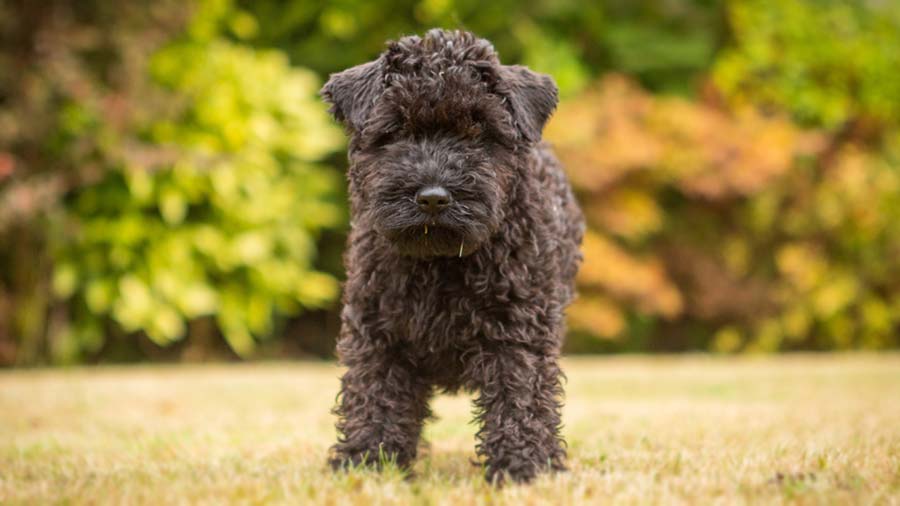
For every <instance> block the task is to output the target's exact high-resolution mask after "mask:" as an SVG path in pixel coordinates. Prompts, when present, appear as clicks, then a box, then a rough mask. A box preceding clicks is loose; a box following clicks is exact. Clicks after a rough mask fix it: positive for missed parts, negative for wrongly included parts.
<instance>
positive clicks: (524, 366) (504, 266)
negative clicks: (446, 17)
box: [322, 29, 584, 481]
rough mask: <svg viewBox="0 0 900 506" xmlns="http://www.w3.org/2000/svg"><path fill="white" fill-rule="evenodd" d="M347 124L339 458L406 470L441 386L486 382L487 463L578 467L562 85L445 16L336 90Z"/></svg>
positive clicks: (512, 470) (482, 402) (578, 218)
mask: <svg viewBox="0 0 900 506" xmlns="http://www.w3.org/2000/svg"><path fill="white" fill-rule="evenodd" d="M322 96H323V97H324V98H325V100H326V101H328V102H330V103H331V105H332V107H331V112H332V114H334V116H335V118H336V119H337V120H338V121H340V122H342V123H343V124H344V126H345V127H346V129H347V131H348V133H349V135H350V146H349V159H350V169H349V174H348V178H349V187H350V190H349V193H350V207H351V214H352V219H351V231H350V238H349V245H348V251H347V253H346V256H345V263H346V267H347V282H346V285H345V287H344V295H343V303H344V308H343V312H342V315H341V316H342V329H341V333H340V337H339V339H338V345H337V351H338V356H339V358H340V360H341V362H342V364H343V365H345V366H346V367H347V372H346V373H345V374H344V376H343V378H342V379H341V391H340V395H339V398H338V405H337V407H336V408H335V413H336V414H337V416H338V417H339V420H338V422H337V428H338V431H339V432H340V437H339V439H338V442H337V444H336V445H335V446H334V447H333V448H332V454H331V458H330V462H331V464H332V466H333V467H335V468H341V467H344V466H346V465H350V464H352V465H358V464H371V465H374V466H379V465H380V464H381V463H382V462H383V461H384V459H390V460H392V461H395V462H396V463H397V464H398V465H399V466H401V467H408V466H409V465H410V464H411V463H412V461H413V460H414V459H415V456H416V449H417V443H418V441H419V437H420V434H421V431H422V425H423V423H424V421H425V420H426V419H427V418H428V417H429V416H430V411H429V408H428V402H429V398H430V397H431V396H432V394H433V393H434V392H435V391H436V390H440V391H448V392H453V391H457V390H459V389H464V390H467V391H474V392H477V395H478V397H477V400H476V401H475V413H476V416H477V417H478V420H479V422H480V424H481V428H480V430H479V431H478V435H477V437H478V444H477V446H476V451H477V453H478V455H479V456H480V457H481V458H482V461H483V464H484V466H485V470H486V477H487V479H488V480H490V481H500V480H503V479H504V478H505V477H509V478H511V479H513V480H515V481H529V480H530V479H532V478H534V477H535V476H536V475H537V474H538V473H539V472H541V471H546V470H558V469H563V468H564V460H565V449H564V446H565V442H564V441H563V439H562V437H561V436H560V432H559V431H560V409H561V403H562V395H563V391H562V386H561V383H560V381H561V376H562V373H561V371H560V369H559V366H558V364H557V361H558V357H559V350H560V346H561V343H562V338H563V331H564V316H563V311H564V308H565V307H566V305H567V304H568V303H569V301H570V300H571V299H572V297H573V295H574V278H575V273H576V271H577V269H578V265H579V263H580V260H581V255H580V253H579V250H578V248H579V244H580V242H581V238H582V234H583V230H584V224H583V219H582V215H581V212H580V211H579V209H578V206H577V204H576V202H575V200H574V198H573V196H572V191H571V188H570V186H569V183H568V181H567V179H566V177H565V175H564V174H563V171H562V169H561V168H560V166H559V163H558V162H557V160H556V159H555V158H554V156H553V154H552V153H551V151H550V148H549V147H548V146H547V145H546V144H544V143H542V141H541V131H542V129H543V127H544V123H545V122H546V121H547V119H548V117H549V116H550V114H551V113H552V112H553V110H554V109H555V107H556V103H557V90H556V86H555V85H554V83H553V81H552V80H551V79H550V78H549V77H548V76H546V75H542V74H537V73H535V72H532V71H530V70H528V69H527V68H524V67H520V66H507V65H502V64H501V63H500V61H499V60H498V58H497V54H496V52H495V51H494V48H493V47H492V46H491V44H490V42H488V41H486V40H484V39H479V38H477V37H475V36H474V35H472V34H470V33H466V32H460V31H444V30H437V29H435V30H431V31H429V32H428V33H427V34H426V35H425V36H424V37H418V36H410V37H404V38H402V39H400V40H399V41H397V42H392V43H390V44H389V45H388V48H387V50H386V51H385V52H384V53H383V54H382V55H381V56H379V57H378V58H377V59H376V60H374V61H372V62H369V63H365V64H362V65H359V66H356V67H353V68H351V69H348V70H345V71H343V72H340V73H337V74H334V75H332V76H331V78H330V80H329V81H328V83H327V84H326V85H325V87H324V88H323V89H322Z"/></svg>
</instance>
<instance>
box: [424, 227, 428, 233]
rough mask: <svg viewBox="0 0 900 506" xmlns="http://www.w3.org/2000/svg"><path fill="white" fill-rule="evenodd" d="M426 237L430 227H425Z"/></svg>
mask: <svg viewBox="0 0 900 506" xmlns="http://www.w3.org/2000/svg"><path fill="white" fill-rule="evenodd" d="M425 235H428V225H425Z"/></svg>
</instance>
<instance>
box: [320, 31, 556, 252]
mask: <svg viewBox="0 0 900 506" xmlns="http://www.w3.org/2000/svg"><path fill="white" fill-rule="evenodd" d="M322 95H323V97H324V98H325V99H326V100H327V101H329V102H330V103H331V104H332V108H331V112H332V113H333V114H334V116H335V118H337V119H338V120H339V121H341V122H342V123H343V124H344V125H345V126H346V127H347V130H348V131H349V133H350V136H351V142H350V160H351V167H350V174H349V179H350V194H351V207H352V210H353V213H354V214H355V215H356V219H357V220H358V221H365V222H367V223H371V225H372V226H373V227H374V228H375V230H376V231H377V232H378V233H380V234H383V235H384V236H385V237H387V238H388V239H389V240H390V242H391V244H393V245H394V247H395V248H396V249H397V251H398V252H399V253H400V254H404V255H409V256H414V257H419V258H432V257H437V256H464V255H468V254H471V253H472V252H474V251H476V250H477V249H478V248H479V247H480V246H481V245H482V244H484V243H485V241H487V240H488V239H489V238H490V237H491V236H492V235H493V234H494V233H495V232H496V231H497V230H498V229H499V227H500V225H501V224H502V223H503V219H504V216H505V207H506V205H507V204H508V202H509V201H510V197H511V192H513V191H514V189H515V186H516V181H517V178H519V177H522V174H521V172H520V171H521V170H522V167H523V166H524V165H525V164H523V163H521V157H523V156H527V155H528V154H529V152H530V151H531V149H530V148H531V146H532V145H533V144H534V143H535V142H537V141H539V140H540V136H541V130H542V129H543V126H544V123H545V122H546V121H547V118H548V117H549V116H550V114H551V113H552V111H553V109H554V108H555V107H556V100H557V92H556V86H555V85H554V84H553V81H552V80H551V79H550V78H549V77H547V76H544V75H540V74H536V73H534V72H531V71H530V70H528V69H525V68H524V67H510V66H504V65H501V64H500V62H499V61H498V59H497V55H496V53H495V52H494V49H493V47H492V46H491V45H490V43H489V42H487V41H485V40H483V39H478V38H476V37H475V36H473V35H471V34H469V33H465V32H448V31H443V30H431V31H430V32H428V34H426V35H425V37H424V38H420V37H416V36H412V37H404V38H403V39H401V40H400V41H398V42H394V43H391V44H390V45H389V47H388V50H387V51H386V52H385V53H384V54H382V55H381V56H380V57H379V58H378V59H376V60H375V61H372V62H369V63H366V64H363V65H359V66H357V67H353V68H351V69H349V70H346V71H344V72H341V73H338V74H334V75H332V76H331V79H330V80H329V81H328V83H327V84H326V85H325V87H324V88H323V89H322Z"/></svg>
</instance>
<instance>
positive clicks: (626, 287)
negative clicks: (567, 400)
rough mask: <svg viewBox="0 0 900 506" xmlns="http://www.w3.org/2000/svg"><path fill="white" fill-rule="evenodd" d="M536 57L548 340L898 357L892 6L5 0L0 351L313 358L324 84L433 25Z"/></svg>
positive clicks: (323, 316) (899, 220)
mask: <svg viewBox="0 0 900 506" xmlns="http://www.w3.org/2000/svg"><path fill="white" fill-rule="evenodd" d="M435 26H439V27H445V28H465V29H469V30H472V31H474V32H476V33H477V34H479V35H481V36H483V37H486V38H488V39H490V40H491V41H493V43H494V44H495V47H496V48H497V49H498V51H499V53H500V55H501V58H502V59H503V60H504V62H505V63H522V64H525V65H528V66H530V67H532V68H533V69H535V70H538V71H542V72H546V73H549V74H551V75H553V77H554V78H555V79H556V81H557V83H558V84H559V87H560V91H561V98H562V101H561V104H560V107H559V110H558V111H557V113H556V115H555V116H554V118H553V120H552V121H551V123H550V124H549V125H548V127H547V130H546V132H545V137H546V138H547V139H548V140H549V141H550V142H552V143H553V144H554V145H555V146H556V148H557V151H558V154H559V156H560V157H561V158H562V160H563V162H564V164H565V165H566V167H567V170H568V172H569V175H570V178H571V180H572V183H573V185H574V187H575V190H576V193H577V195H578V197H579V199H580V201H581V204H582V206H583V208H584V211H585V214H586V215H587V219H588V223H589V231H588V233H587V236H586V238H585V243H584V254H585V263H584V266H583V268H582V270H581V273H580V275H579V278H578V284H579V290H580V298H579V299H578V301H577V302H576V303H575V304H574V305H573V306H572V307H571V309H570V311H569V324H570V335H569V338H568V342H567V351H568V352H570V353H596V352H626V351H627V352H673V351H689V350H701V351H712V352H717V353H745V352H749V353H760V352H779V351H788V350H844V349H887V348H897V347H898V344H900V338H898V332H897V331H898V325H900V72H898V69H900V51H898V50H897V48H900V2H898V1H897V0H856V1H836V0H820V1H811V0H809V1H803V0H730V1H724V2H723V1H714V0H656V1H651V0H608V1H601V2H576V1H571V0H537V1H533V2H527V3H521V2H515V1H512V0H495V1H492V2H483V1H476V0H463V1H460V2H452V1H449V0H421V1H411V0H410V1H407V0H368V1H359V2H356V1H335V2H315V1H300V0H256V1H251V0H191V1H187V2H185V1H182V0H159V1H156V2H136V1H131V2H128V1H124V2H123V1H121V0H80V1H78V2H73V1H71V0H42V1H35V0H3V2H0V364H2V365H6V366H11V365H36V364H71V363H99V362H134V361H144V360H153V361H180V360H185V361H199V360H223V359H241V358H247V359H249V358H277V357H301V356H319V357H329V356H331V355H332V349H333V344H334V337H335V335H336V333H337V329H338V320H337V311H338V304H339V302H338V298H339V294H340V282H341V279H342V276H343V271H342V267H341V253H342V250H343V243H344V239H345V234H346V230H347V226H348V216H347V206H346V195H345V193H344V192H345V189H344V185H345V182H344V170H345V168H346V155H345V139H344V136H343V133H342V132H341V130H340V128H339V127H338V126H337V125H336V124H335V123H334V122H333V121H331V119H330V118H329V117H328V116H327V114H326V112H325V107H324V105H323V104H321V103H320V101H319V99H318V97H317V91H318V89H319V87H320V86H321V84H322V83H323V82H324V80H325V79H327V76H328V74H329V73H331V72H335V71H339V70H342V69H344V68H346V67H349V66H352V65H356V64H359V63H362V62H364V61H368V60H370V59H372V58H373V57H375V56H376V55H377V54H378V53H379V52H380V51H381V50H382V49H383V48H384V43H385V41H386V40H389V39H396V38H397V37H399V36H401V35H404V34H410V33H422V32H424V31H425V30H426V29H428V28H431V27H435Z"/></svg>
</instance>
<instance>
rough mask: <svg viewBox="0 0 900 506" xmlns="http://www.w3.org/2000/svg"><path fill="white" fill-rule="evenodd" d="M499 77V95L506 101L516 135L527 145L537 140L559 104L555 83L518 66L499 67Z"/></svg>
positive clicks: (542, 75) (546, 77)
mask: <svg viewBox="0 0 900 506" xmlns="http://www.w3.org/2000/svg"><path fill="white" fill-rule="evenodd" d="M498 74H499V75H498V77H499V78H500V82H499V83H498V91H500V92H501V94H503V95H504V96H505V97H506V99H507V100H508V101H509V104H510V107H511V109H512V113H513V120H514V121H515V123H516V128H517V129H518V131H519V134H520V135H522V137H523V138H524V139H525V140H527V141H530V142H534V141H538V140H540V138H541V131H543V129H544V125H545V124H546V123H547V120H548V119H550V115H551V114H553V110H554V109H556V104H557V102H558V101H559V92H558V91H557V89H556V83H554V82H553V79H552V78H551V77H550V76H548V75H546V74H538V73H537V72H532V71H531V70H529V69H527V68H525V67H522V66H521V65H502V66H501V67H500V69H499V72H498Z"/></svg>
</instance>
